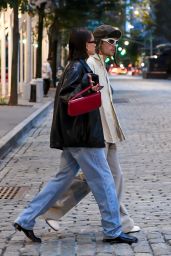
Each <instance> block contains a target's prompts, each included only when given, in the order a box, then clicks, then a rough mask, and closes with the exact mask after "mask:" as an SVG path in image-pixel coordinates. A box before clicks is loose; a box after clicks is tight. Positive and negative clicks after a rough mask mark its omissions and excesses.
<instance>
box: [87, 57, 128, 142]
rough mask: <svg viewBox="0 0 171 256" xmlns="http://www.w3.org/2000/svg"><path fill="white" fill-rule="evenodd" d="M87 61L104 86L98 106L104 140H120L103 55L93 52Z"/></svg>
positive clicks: (121, 137)
mask: <svg viewBox="0 0 171 256" xmlns="http://www.w3.org/2000/svg"><path fill="white" fill-rule="evenodd" d="M87 63H88V65H89V66H90V68H91V70H92V71H93V72H94V73H95V74H97V75H99V83H100V85H102V86H104V88H103V89H102V90H101V96H102V106H101V107H100V114H101V120H102V126H103V132H104V138H105V141H106V142H107V143H116V142H118V141H122V140H124V139H125V137H124V134H123V131H122V129H121V127H120V124H119V121H118V118H117V115H116V111H115V108H114V104H113V99H112V91H111V85H110V81H109V77H108V73H107V71H106V67H105V63H104V60H103V57H102V56H100V55H98V54H95V55H93V56H91V57H89V58H88V60H87Z"/></svg>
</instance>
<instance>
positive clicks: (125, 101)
mask: <svg viewBox="0 0 171 256" xmlns="http://www.w3.org/2000/svg"><path fill="white" fill-rule="evenodd" d="M113 101H114V103H117V104H118V103H129V100H128V99H123V98H115V99H113Z"/></svg>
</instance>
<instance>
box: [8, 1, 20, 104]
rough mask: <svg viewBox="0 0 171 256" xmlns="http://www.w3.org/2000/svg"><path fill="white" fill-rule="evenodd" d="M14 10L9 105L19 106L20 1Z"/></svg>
mask: <svg viewBox="0 0 171 256" xmlns="http://www.w3.org/2000/svg"><path fill="white" fill-rule="evenodd" d="M13 10H14V28H13V52H12V70H11V93H10V99H9V105H11V106H16V105H17V104H18V44H19V27H18V1H16V3H15V6H14V8H13Z"/></svg>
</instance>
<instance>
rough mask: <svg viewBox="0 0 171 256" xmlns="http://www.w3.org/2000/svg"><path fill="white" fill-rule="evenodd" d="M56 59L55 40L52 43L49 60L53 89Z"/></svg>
mask: <svg viewBox="0 0 171 256" xmlns="http://www.w3.org/2000/svg"><path fill="white" fill-rule="evenodd" d="M56 58H57V41H56V40H55V41H53V43H52V60H51V67H52V82H53V87H56V72H57V66H56V63H57V59H56Z"/></svg>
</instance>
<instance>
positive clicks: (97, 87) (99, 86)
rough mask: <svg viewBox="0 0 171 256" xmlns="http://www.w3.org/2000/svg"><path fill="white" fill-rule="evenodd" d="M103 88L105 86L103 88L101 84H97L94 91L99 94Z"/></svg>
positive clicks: (93, 87)
mask: <svg viewBox="0 0 171 256" xmlns="http://www.w3.org/2000/svg"><path fill="white" fill-rule="evenodd" d="M102 88H103V86H101V85H100V84H96V85H94V86H92V88H91V89H92V91H94V92H97V91H100V90H101V89H102Z"/></svg>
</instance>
